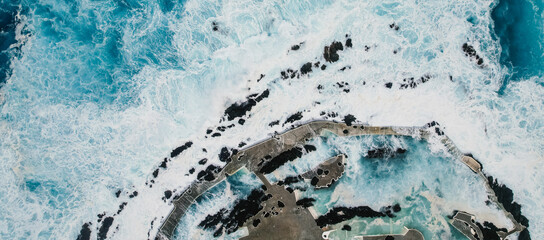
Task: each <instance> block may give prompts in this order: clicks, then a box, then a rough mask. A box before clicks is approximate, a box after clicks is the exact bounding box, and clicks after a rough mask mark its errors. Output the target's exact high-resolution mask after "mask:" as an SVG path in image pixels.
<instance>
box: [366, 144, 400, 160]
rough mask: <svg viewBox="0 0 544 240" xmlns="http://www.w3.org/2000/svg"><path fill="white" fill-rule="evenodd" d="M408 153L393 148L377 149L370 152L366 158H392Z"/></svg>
mask: <svg viewBox="0 0 544 240" xmlns="http://www.w3.org/2000/svg"><path fill="white" fill-rule="evenodd" d="M405 152H406V149H403V148H397V149H395V150H393V149H391V148H386V147H385V148H376V149H371V150H368V152H367V155H366V157H367V158H392V157H395V156H397V155H398V154H403V153H405Z"/></svg>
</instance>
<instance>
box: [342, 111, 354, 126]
mask: <svg viewBox="0 0 544 240" xmlns="http://www.w3.org/2000/svg"><path fill="white" fill-rule="evenodd" d="M343 121H344V123H346V125H348V126H351V125H352V124H353V122H355V121H357V118H355V116H353V115H351V114H348V115H346V116H344V120H343Z"/></svg>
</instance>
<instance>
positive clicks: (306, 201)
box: [296, 198, 315, 208]
mask: <svg viewBox="0 0 544 240" xmlns="http://www.w3.org/2000/svg"><path fill="white" fill-rule="evenodd" d="M314 202H315V199H314V198H302V199H300V200H298V201H297V202H296V204H297V206H301V207H303V208H309V207H311V206H313V205H314Z"/></svg>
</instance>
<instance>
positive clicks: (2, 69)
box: [0, 0, 18, 86]
mask: <svg viewBox="0 0 544 240" xmlns="http://www.w3.org/2000/svg"><path fill="white" fill-rule="evenodd" d="M17 3H18V2H17V1H15V0H13V1H12V0H8V1H6V2H4V1H2V2H0V86H1V85H3V84H4V83H5V82H6V80H7V78H8V76H9V74H10V68H9V67H10V66H9V65H10V59H11V58H12V57H13V52H14V51H13V49H12V48H10V46H11V45H12V44H14V43H16V40H15V26H16V15H17V9H18V7H17Z"/></svg>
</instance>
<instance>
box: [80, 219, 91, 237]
mask: <svg viewBox="0 0 544 240" xmlns="http://www.w3.org/2000/svg"><path fill="white" fill-rule="evenodd" d="M90 226H91V223H90V222H88V223H84V224H83V226H81V231H79V235H78V236H77V240H90V239H91V228H90Z"/></svg>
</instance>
